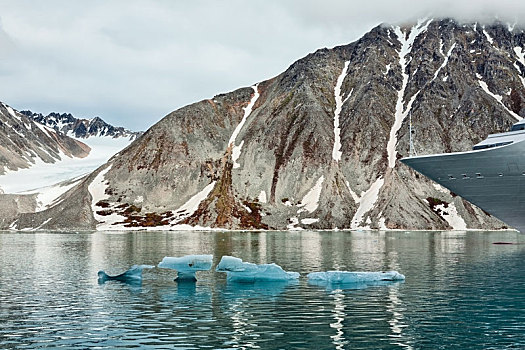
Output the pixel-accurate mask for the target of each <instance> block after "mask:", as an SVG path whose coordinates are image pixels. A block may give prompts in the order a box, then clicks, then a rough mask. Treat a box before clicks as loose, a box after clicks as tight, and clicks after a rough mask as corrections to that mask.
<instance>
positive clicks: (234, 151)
mask: <svg viewBox="0 0 525 350" xmlns="http://www.w3.org/2000/svg"><path fill="white" fill-rule="evenodd" d="M252 89H253V92H254V94H253V97H252V99H251V100H250V103H249V104H248V106H246V107H244V115H243V117H242V119H241V122H240V123H239V125H237V127H236V128H235V130H234V131H233V134H232V135H231V137H230V140H229V141H228V147H230V146H231V147H233V148H232V160H233V168H234V169H236V168H240V166H241V165H240V164H239V163H237V159H239V156H240V155H241V149H242V145H243V144H244V140H242V141H241V143H240V144H239V145H238V146H236V145H235V140H236V139H237V136H238V135H239V133H240V132H241V129H242V127H243V126H244V123H246V119H248V117H249V116H250V114H251V113H252V109H253V106H254V105H255V102H257V99H258V98H259V90H258V89H257V84H255V85H254V86H252Z"/></svg>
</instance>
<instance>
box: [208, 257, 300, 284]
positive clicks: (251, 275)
mask: <svg viewBox="0 0 525 350" xmlns="http://www.w3.org/2000/svg"><path fill="white" fill-rule="evenodd" d="M215 271H218V272H226V275H227V279H228V281H232V282H278V281H291V280H296V279H298V278H299V273H298V272H287V271H284V270H283V269H282V268H281V267H280V266H279V265H277V264H261V265H256V264H252V263H249V262H243V261H242V260H241V259H239V258H236V257H233V256H227V255H225V256H223V257H222V258H221V261H220V262H219V265H217V268H216V269H215Z"/></svg>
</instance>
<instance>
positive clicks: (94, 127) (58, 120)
mask: <svg viewBox="0 0 525 350" xmlns="http://www.w3.org/2000/svg"><path fill="white" fill-rule="evenodd" d="M20 113H22V114H24V115H26V116H28V117H30V118H32V119H33V120H35V121H37V122H39V123H40V124H43V125H46V126H48V127H50V128H53V129H55V130H57V131H60V132H63V133H64V134H67V135H69V136H72V137H75V138H88V137H90V136H110V137H113V138H117V137H126V138H130V139H131V140H134V139H136V138H137V137H139V136H140V135H142V134H143V133H142V132H139V131H130V130H128V129H125V128H123V127H121V126H113V125H110V124H108V123H106V122H105V121H104V120H102V119H101V118H99V117H95V118H92V119H86V118H76V117H74V116H73V115H72V114H70V113H61V114H60V113H54V112H52V113H49V114H48V115H46V116H44V115H43V114H41V113H34V112H32V111H29V110H25V111H21V112H20Z"/></svg>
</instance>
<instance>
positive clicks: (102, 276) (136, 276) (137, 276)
mask: <svg viewBox="0 0 525 350" xmlns="http://www.w3.org/2000/svg"><path fill="white" fill-rule="evenodd" d="M154 267H155V266H153V265H133V266H131V267H130V269H129V270H128V271H126V272H124V273H121V274H120V275H116V276H110V275H108V274H107V273H105V272H104V271H99V272H98V283H100V284H103V283H105V282H106V281H112V280H113V281H120V282H125V283H141V282H142V270H143V269H152V268H154Z"/></svg>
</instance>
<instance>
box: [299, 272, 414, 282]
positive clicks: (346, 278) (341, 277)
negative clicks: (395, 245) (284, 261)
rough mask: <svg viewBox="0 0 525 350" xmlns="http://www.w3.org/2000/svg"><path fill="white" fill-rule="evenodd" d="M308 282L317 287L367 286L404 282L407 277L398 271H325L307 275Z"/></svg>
mask: <svg viewBox="0 0 525 350" xmlns="http://www.w3.org/2000/svg"><path fill="white" fill-rule="evenodd" d="M307 277H308V282H310V283H312V284H317V285H328V284H366V283H374V282H395V281H404V280H405V276H404V275H402V274H400V273H399V272H397V271H385V272H351V271H325V272H312V273H309V274H308V275H307Z"/></svg>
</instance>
